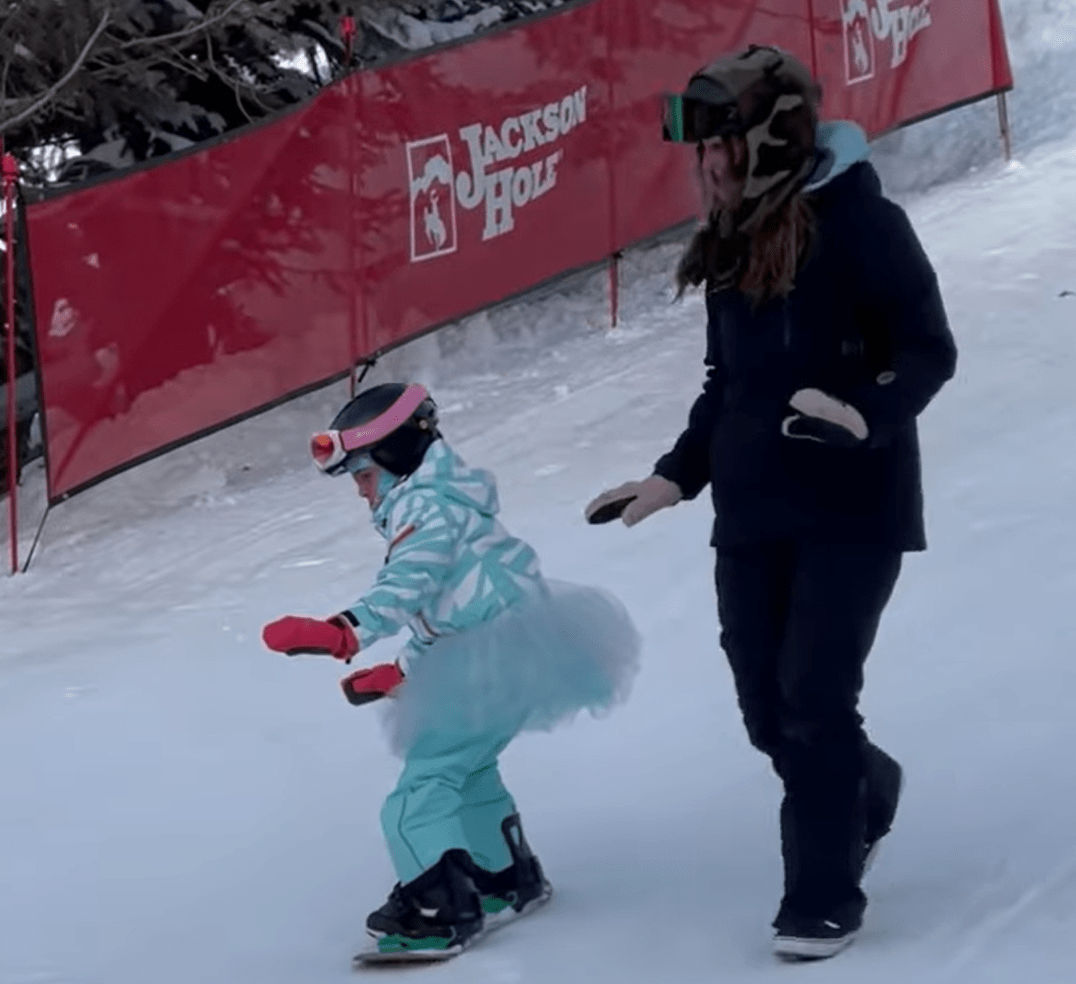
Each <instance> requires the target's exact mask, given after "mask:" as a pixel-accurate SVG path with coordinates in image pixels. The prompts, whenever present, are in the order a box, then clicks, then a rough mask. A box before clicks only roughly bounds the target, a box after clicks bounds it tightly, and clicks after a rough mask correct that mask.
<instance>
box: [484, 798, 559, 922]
mask: <svg viewBox="0 0 1076 984" xmlns="http://www.w3.org/2000/svg"><path fill="white" fill-rule="evenodd" d="M501 833H502V834H504V839H505V841H506V842H507V843H508V850H509V851H510V852H511V855H512V864H511V865H510V866H509V867H507V868H504V869H503V870H501V871H485V870H484V869H482V868H479V867H478V866H477V865H476V866H475V867H474V869H473V871H472V875H471V877H472V878H473V879H474V883H475V887H476V888H477V889H478V891H479V893H480V894H481V896H482V911H483V912H484V913H485V914H486V919H487V921H489V922H491V923H494V924H500V923H502V922H507V921H510V920H512V919H514V918H516V917H517V916H521V915H525V914H526V913H528V912H530V911H532V910H533V909H536V908H537V907H538V906H540V905H541V904H542V903H543V902H546V901H548V899H549V896H550V895H552V893H553V887H552V886H551V885H550V884H549V882H548V881H546V878H545V875H544V873H543V872H542V866H541V864H539V862H538V858H537V856H536V855H535V853H534V852H533V851H532V850H531V847H530V845H529V844H528V843H527V839H526V837H524V836H523V824H522V822H521V821H520V818H519V814H518V813H513V814H512V815H511V816H509V817H505V819H504V820H503V821H502V823H501Z"/></svg>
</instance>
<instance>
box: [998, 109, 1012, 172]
mask: <svg viewBox="0 0 1076 984" xmlns="http://www.w3.org/2000/svg"><path fill="white" fill-rule="evenodd" d="M998 127H999V128H1000V129H1001V146H1002V147H1003V148H1004V149H1005V160H1007V161H1011V160H1012V137H1011V136H1010V133H1009V104H1008V103H1007V102H1006V101H1005V93H1004V92H999V93H998Z"/></svg>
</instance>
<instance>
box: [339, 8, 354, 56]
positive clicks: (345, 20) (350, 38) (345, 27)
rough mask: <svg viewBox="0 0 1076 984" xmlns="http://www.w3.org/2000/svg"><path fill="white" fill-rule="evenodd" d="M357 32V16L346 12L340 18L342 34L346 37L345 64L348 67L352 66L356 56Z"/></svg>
mask: <svg viewBox="0 0 1076 984" xmlns="http://www.w3.org/2000/svg"><path fill="white" fill-rule="evenodd" d="M356 33H357V28H356V25H355V18H354V17H353V16H352V15H351V14H345V15H344V16H343V17H341V18H340V36H341V37H342V38H343V39H344V64H345V65H346V66H347V67H348V68H351V62H352V60H353V59H354V57H355V34H356Z"/></svg>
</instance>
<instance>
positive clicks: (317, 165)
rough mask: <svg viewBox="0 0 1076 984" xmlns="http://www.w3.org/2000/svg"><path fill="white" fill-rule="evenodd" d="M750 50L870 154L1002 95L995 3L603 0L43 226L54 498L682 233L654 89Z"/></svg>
mask: <svg viewBox="0 0 1076 984" xmlns="http://www.w3.org/2000/svg"><path fill="white" fill-rule="evenodd" d="M750 42H756V43H771V44H777V45H779V46H781V47H783V48H785V49H787V50H789V51H791V52H793V53H794V54H796V55H797V56H798V57H800V58H801V59H802V60H804V61H805V62H806V63H808V64H810V65H812V66H813V67H814V71H815V74H816V75H817V76H818V77H819V78H820V79H821V80H822V82H823V85H824V87H825V97H824V102H823V115H824V116H825V117H827V118H848V119H853V120H856V121H857V122H859V123H860V124H861V125H862V126H863V127H864V128H865V129H866V130H867V132H868V133H869V134H870V135H872V136H874V135H877V134H879V133H881V132H884V131H886V130H890V129H892V128H894V127H896V126H899V125H901V124H903V123H906V122H908V121H911V120H914V119H918V118H921V117H923V116H925V115H929V114H931V113H935V112H939V111H941V110H942V109H944V108H946V107H949V106H953V105H957V104H960V103H964V102H967V101H970V100H972V99H975V98H981V97H982V96H985V95H989V94H991V93H994V92H999V91H1002V90H1005V89H1007V88H1009V87H1011V84H1012V79H1011V73H1010V69H1009V63H1008V57H1007V54H1006V48H1005V39H1004V35H1003V32H1002V29H1001V22H1000V15H999V13H998V8H997V0H965V2H962V3H960V4H955V3H940V2H936V0H935V2H932V0H919V2H904V3H901V2H899V0H766V2H750V0H662V2H661V3H654V2H653V0H592V2H590V3H584V4H579V5H576V6H573V7H571V8H568V9H566V10H564V11H563V12H561V13H558V14H557V15H555V16H550V17H546V18H543V19H540V20H537V21H534V22H532V23H527V24H523V25H520V26H517V27H514V28H510V29H507V30H503V31H500V32H497V33H495V34H491V35H487V36H484V37H481V38H478V39H475V40H472V41H470V42H468V43H466V44H460V45H455V46H451V47H447V48H443V49H440V50H435V51H433V52H430V53H427V54H424V55H421V56H418V57H415V58H412V59H410V60H407V61H404V62H401V63H398V64H394V65H391V66H388V67H385V68H382V69H378V70H371V71H363V72H359V73H356V74H354V75H352V76H350V77H348V78H347V79H344V80H342V81H341V82H340V83H338V84H336V85H334V86H332V87H330V88H328V89H326V90H324V91H323V92H322V93H321V94H320V95H319V96H318V97H317V98H316V99H314V100H313V101H312V102H310V103H309V104H307V105H305V106H303V107H301V108H299V109H296V110H295V111H293V112H290V113H288V114H287V115H286V116H284V117H283V118H280V119H278V120H277V121H276V122H273V123H271V124H268V125H264V126H261V127H258V128H255V129H252V130H250V131H247V132H245V133H243V134H242V135H240V136H238V137H236V138H235V139H232V140H230V141H227V142H224V143H221V144H218V145H215V146H212V147H209V148H206V149H204V150H201V151H198V152H195V153H191V154H189V155H186V156H183V157H181V158H179V159H176V160H172V161H169V162H167V163H164V164H161V165H159V166H156V167H152V168H148V169H146V170H142V171H139V172H137V173H133V174H130V175H129V176H126V177H123V178H119V179H116V180H112V181H108V182H105V183H102V184H98V185H94V186H91V187H88V188H85V189H83V190H80V191H75V192H71V193H67V194H63V195H58V196H56V197H54V198H51V199H49V200H46V201H44V202H40V203H37V204H35V205H32V206H31V207H30V208H29V210H28V212H29V216H28V217H29V231H30V247H31V256H32V269H33V278H34V297H35V303H36V317H37V333H38V351H39V358H40V372H41V380H42V387H43V400H44V409H45V413H44V418H45V433H46V437H47V448H48V454H47V464H48V476H49V497H50V501H55V500H57V499H59V498H62V497H64V496H66V495H68V494H71V493H72V492H74V491H77V490H78V489H80V488H82V487H85V486H86V485H88V484H90V483H92V482H94V481H96V480H98V479H99V478H101V477H102V476H105V475H107V474H109V473H111V472H113V471H116V470H118V469H121V468H124V467H127V466H129V465H130V464H132V463H134V462H136V461H138V460H140V459H142V458H144V457H146V456H148V455H151V454H154V453H156V452H158V451H160V450H162V449H164V448H167V447H170V446H172V445H174V444H176V443H178V442H182V441H184V440H188V439H190V438H192V437H194V436H197V435H199V434H203V433H206V432H207V431H209V430H212V429H214V428H216V427H219V426H221V425H223V424H225V423H227V422H229V421H232V420H235V419H237V418H239V417H241V416H242V415H244V414H247V413H250V412H252V411H254V410H256V409H258V408H261V407H265V406H267V405H269V404H271V403H274V402H276V401H278V400H280V399H282V398H284V397H286V396H289V395H291V394H294V393H298V392H300V391H302V390H303V389H305V388H308V387H311V386H314V385H317V384H318V383H320V382H324V381H327V380H329V379H332V378H337V377H339V376H340V375H341V374H342V373H345V372H346V371H347V370H348V369H349V368H350V367H351V366H353V365H355V364H356V363H358V362H359V361H361V360H362V359H364V358H365V357H367V356H370V355H373V354H376V353H378V352H380V351H383V350H385V349H387V348H390V347H392V346H394V345H398V344H400V343H401V342H402V341H405V340H407V339H409V338H412V337H414V336H416V335H418V334H420V333H422V332H424V331H427V330H429V329H431V328H433V327H436V326H437V325H440V324H443V323H445V322H448V321H451V320H454V319H458V318H460V317H461V316H463V315H466V314H468V313H471V312H474V311H476V310H479V309H481V308H483V307H487V306H489V305H491V304H494V303H496V302H499V301H501V300H503V299H504V298H506V297H510V296H513V295H516V294H518V293H520V292H522V291H524V290H526V289H528V288H530V287H532V286H534V285H536V284H538V283H541V282H543V281H546V280H548V279H550V278H552V277H555V276H557V275H558V274H560V273H563V272H566V271H569V270H573V269H578V268H580V267H584V266H587V265H591V264H594V263H596V262H599V261H601V260H602V259H603V258H605V257H608V256H610V255H611V254H613V253H615V252H618V251H620V250H622V249H624V248H625V247H627V246H630V245H631V244H633V243H636V242H639V241H641V240H643V239H645V238H647V237H649V236H651V235H653V234H655V233H658V232H660V231H662V230H665V229H668V228H671V227H673V226H676V225H678V224H680V223H682V222H684V221H685V220H686V219H689V218H690V217H691V216H692V214H693V213H694V211H695V208H696V202H695V196H694V192H693V189H692V185H691V182H690V181H689V180H688V179H687V175H688V169H689V165H690V159H691V152H690V150H687V149H685V148H684V147H682V146H675V145H669V144H665V143H663V142H662V140H661V137H660V102H659V99H658V94H659V93H660V92H662V91H665V90H678V89H681V88H683V86H684V84H685V83H686V80H687V78H688V76H689V75H690V74H691V73H692V72H693V71H694V70H696V69H697V68H699V67H701V66H702V65H704V64H705V63H707V62H708V61H710V60H711V59H713V58H714V57H715V56H716V55H718V54H720V53H722V52H725V51H729V50H734V49H737V48H740V47H742V46H744V45H746V44H747V43H750Z"/></svg>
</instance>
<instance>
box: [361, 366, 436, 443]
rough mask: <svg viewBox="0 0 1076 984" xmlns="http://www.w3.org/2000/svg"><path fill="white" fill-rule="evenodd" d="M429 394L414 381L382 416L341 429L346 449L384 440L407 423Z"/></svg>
mask: <svg viewBox="0 0 1076 984" xmlns="http://www.w3.org/2000/svg"><path fill="white" fill-rule="evenodd" d="M429 395H430V394H429V393H427V392H426V388H425V387H424V386H420V385H419V384H418V383H412V384H411V385H410V386H408V387H407V389H405V390H404V391H403V392H402V393H401V394H400V396H399V398H398V399H397V400H396V402H395V403H394V404H393V405H392V406H391V407H389V408H388V410H386V411H385V412H384V413H383V414H381V416H380V417H375V418H374V419H373V420H371V421H369V422H368V423H365V424H362V425H360V426H359V427H352V428H350V429H349V430H346V431H341V433H340V440H341V442H342V443H343V445H344V450H346V451H357V450H358V449H359V448H366V447H369V446H370V445H371V444H376V443H377V442H378V441H382V440H384V439H385V438H386V437H388V436H389V434H391V433H392V432H393V431H394V430H396V428H397V427H400V426H401V425H402V424H405V423H407V421H408V419H410V417H411V414H413V413H414V412H415V411H416V410H417V409H418V408H419V407H420V406H422V401H423V400H425V399H427V398H428V397H429Z"/></svg>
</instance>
